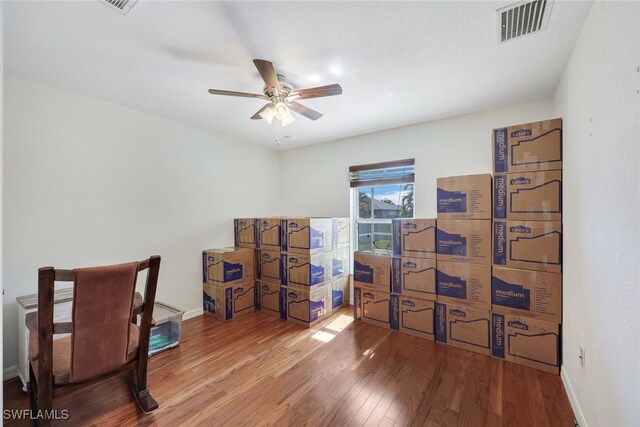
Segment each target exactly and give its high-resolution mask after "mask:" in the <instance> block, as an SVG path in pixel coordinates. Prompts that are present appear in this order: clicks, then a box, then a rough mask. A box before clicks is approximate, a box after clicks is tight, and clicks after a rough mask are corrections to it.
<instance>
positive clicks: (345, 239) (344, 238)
mask: <svg viewBox="0 0 640 427" xmlns="http://www.w3.org/2000/svg"><path fill="white" fill-rule="evenodd" d="M350 223H351V222H350V220H349V218H333V223H332V234H333V237H332V241H333V248H334V249H340V248H347V249H348V248H349V247H350V246H351V228H350Z"/></svg>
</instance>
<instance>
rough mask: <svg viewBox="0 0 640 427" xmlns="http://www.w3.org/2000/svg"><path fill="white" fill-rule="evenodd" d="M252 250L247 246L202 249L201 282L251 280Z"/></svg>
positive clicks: (253, 267) (252, 271)
mask: <svg viewBox="0 0 640 427" xmlns="http://www.w3.org/2000/svg"><path fill="white" fill-rule="evenodd" d="M254 257H255V255H254V250H253V249H248V248H217V249H207V250H205V251H202V282H203V283H209V284H212V285H215V284H228V283H231V282H236V281H246V280H253V279H254V278H255V277H254V274H255V273H254V272H255V266H254V263H255V259H254Z"/></svg>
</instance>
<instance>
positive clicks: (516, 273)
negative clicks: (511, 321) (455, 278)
mask: <svg viewBox="0 0 640 427" xmlns="http://www.w3.org/2000/svg"><path fill="white" fill-rule="evenodd" d="M491 303H492V310H493V311H495V312H497V313H503V314H514V315H518V316H525V317H529V318H532V319H538V320H544V321H547V322H552V323H562V274H559V273H549V272H546V271H532V270H516V269H514V268H505V267H498V266H494V267H493V272H492V274H491Z"/></svg>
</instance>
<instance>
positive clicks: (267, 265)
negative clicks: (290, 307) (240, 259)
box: [256, 250, 286, 285]
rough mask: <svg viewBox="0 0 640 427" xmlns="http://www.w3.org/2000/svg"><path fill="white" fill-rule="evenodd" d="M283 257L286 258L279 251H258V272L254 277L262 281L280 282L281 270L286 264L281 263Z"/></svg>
mask: <svg viewBox="0 0 640 427" xmlns="http://www.w3.org/2000/svg"><path fill="white" fill-rule="evenodd" d="M283 259H285V260H286V257H285V256H284V255H283V254H280V252H272V251H265V250H261V251H258V268H257V272H258V274H257V275H256V277H257V278H258V279H259V280H262V281H263V282H269V283H275V284H278V285H280V284H282V283H283V281H282V278H283V274H282V271H283V269H284V268H286V265H283V262H284V261H283Z"/></svg>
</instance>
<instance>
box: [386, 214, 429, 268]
mask: <svg viewBox="0 0 640 427" xmlns="http://www.w3.org/2000/svg"><path fill="white" fill-rule="evenodd" d="M435 237H436V220H435V219H432V218H431V219H426V218H406V219H394V220H392V221H391V246H392V249H393V256H403V257H414V258H427V259H435V258H436V241H435Z"/></svg>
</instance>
